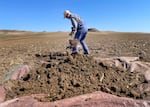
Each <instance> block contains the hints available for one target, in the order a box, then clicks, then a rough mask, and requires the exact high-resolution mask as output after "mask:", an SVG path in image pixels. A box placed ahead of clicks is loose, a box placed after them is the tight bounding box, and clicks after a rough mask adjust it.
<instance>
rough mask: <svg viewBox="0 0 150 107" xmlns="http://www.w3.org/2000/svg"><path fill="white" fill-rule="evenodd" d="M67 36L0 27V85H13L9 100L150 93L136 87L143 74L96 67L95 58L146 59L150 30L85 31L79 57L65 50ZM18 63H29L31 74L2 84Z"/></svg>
mask: <svg viewBox="0 0 150 107" xmlns="http://www.w3.org/2000/svg"><path fill="white" fill-rule="evenodd" d="M67 34H68V33H63V32H51V33H47V32H39V33H35V32H22V31H20V32H17V31H0V50H1V51H0V59H1V60H0V84H7V85H10V86H11V87H12V90H13V92H9V93H8V94H7V98H8V99H11V98H14V97H18V96H23V95H30V94H38V93H44V94H49V96H48V97H47V98H44V99H39V100H41V101H55V100H59V99H64V98H68V97H72V96H76V95H81V94H85V93H90V92H94V91H99V90H101V91H104V92H107V93H111V94H114V95H117V96H124V97H131V98H135V99H144V98H145V97H147V95H149V93H148V92H143V93H139V90H140V85H141V84H145V80H144V77H143V75H141V76H140V77H138V79H137V77H136V75H135V74H134V73H130V72H126V71H121V70H119V69H115V68H107V67H105V66H103V65H99V64H98V63H96V62H95V61H94V60H93V56H99V57H114V56H138V57H140V58H141V60H142V61H147V62H150V56H149V55H150V34H146V33H119V32H95V33H89V34H88V37H87V39H86V42H87V45H88V47H89V50H90V55H88V56H86V55H82V51H81V54H80V55H77V56H72V55H70V54H69V53H67V52H66V50H65V48H66V46H67V44H68V41H67V37H68V36H67ZM40 61H43V62H45V63H39V62H40ZM19 64H28V65H30V66H31V67H32V71H31V73H30V74H28V75H26V76H25V77H24V78H22V79H21V80H19V81H18V80H17V81H9V82H7V83H4V80H5V75H6V73H7V72H8V71H10V70H11V69H12V68H13V67H15V66H17V65H19ZM131 83H132V84H131ZM129 84H130V85H129Z"/></svg>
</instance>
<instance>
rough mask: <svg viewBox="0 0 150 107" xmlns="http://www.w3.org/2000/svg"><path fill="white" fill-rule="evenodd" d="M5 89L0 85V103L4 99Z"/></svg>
mask: <svg viewBox="0 0 150 107" xmlns="http://www.w3.org/2000/svg"><path fill="white" fill-rule="evenodd" d="M5 95H6V91H5V88H4V87H3V86H0V103H1V102H3V101H4V100H5Z"/></svg>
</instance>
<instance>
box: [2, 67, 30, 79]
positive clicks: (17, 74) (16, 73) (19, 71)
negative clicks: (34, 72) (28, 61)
mask: <svg viewBox="0 0 150 107" xmlns="http://www.w3.org/2000/svg"><path fill="white" fill-rule="evenodd" d="M30 68H31V67H30V66H28V65H19V66H16V68H15V69H13V70H11V71H10V72H9V73H8V74H7V76H6V79H5V81H7V80H17V79H20V78H21V77H23V76H24V75H26V74H28V73H29V72H30Z"/></svg>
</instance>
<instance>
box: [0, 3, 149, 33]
mask: <svg viewBox="0 0 150 107" xmlns="http://www.w3.org/2000/svg"><path fill="white" fill-rule="evenodd" d="M66 9H68V10H70V11H71V12H73V13H76V14H78V15H80V16H81V17H82V18H83V19H84V21H85V22H86V25H87V26H88V27H89V28H91V27H92V28H93V27H94V28H97V29H99V30H102V31H120V32H122V31H125V32H150V0H0V29H16V30H28V31H69V30H70V27H71V23H70V21H69V20H67V19H64V17H63V12H64V10H66Z"/></svg>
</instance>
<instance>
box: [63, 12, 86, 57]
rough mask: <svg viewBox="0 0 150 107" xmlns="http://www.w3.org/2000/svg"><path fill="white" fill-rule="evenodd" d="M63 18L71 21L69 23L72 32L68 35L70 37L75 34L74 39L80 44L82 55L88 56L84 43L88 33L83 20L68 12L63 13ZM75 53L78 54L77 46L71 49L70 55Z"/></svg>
mask: <svg viewBox="0 0 150 107" xmlns="http://www.w3.org/2000/svg"><path fill="white" fill-rule="evenodd" d="M64 17H65V18H67V19H69V20H71V23H72V28H71V29H72V31H71V32H70V34H69V35H70V36H72V35H73V34H74V33H75V32H76V33H75V36H74V39H76V40H78V41H79V42H80V44H81V45H82V48H83V51H84V54H89V50H88V47H87V45H86V43H85V41H84V40H85V38H86V34H87V32H88V29H87V27H86V26H85V24H84V23H83V20H82V19H81V18H80V17H79V16H77V15H75V14H72V13H71V12H70V11H69V10H65V11H64ZM76 53H78V47H77V45H76V46H74V47H73V49H72V54H76Z"/></svg>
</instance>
